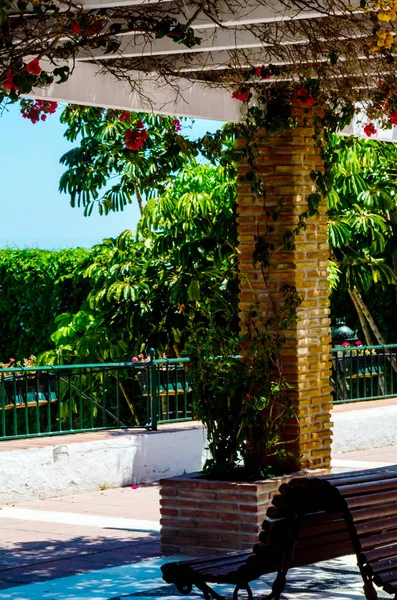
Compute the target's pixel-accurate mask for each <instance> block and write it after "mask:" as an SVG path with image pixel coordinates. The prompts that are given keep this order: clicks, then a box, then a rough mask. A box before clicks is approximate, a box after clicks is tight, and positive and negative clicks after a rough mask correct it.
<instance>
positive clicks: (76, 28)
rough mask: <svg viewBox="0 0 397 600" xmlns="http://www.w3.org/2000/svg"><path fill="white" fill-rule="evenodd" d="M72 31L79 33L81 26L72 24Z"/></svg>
mask: <svg viewBox="0 0 397 600" xmlns="http://www.w3.org/2000/svg"><path fill="white" fill-rule="evenodd" d="M72 30H73V31H74V33H80V31H81V25H80V24H79V23H77V22H76V23H73V25H72Z"/></svg>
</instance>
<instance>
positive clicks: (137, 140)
mask: <svg viewBox="0 0 397 600" xmlns="http://www.w3.org/2000/svg"><path fill="white" fill-rule="evenodd" d="M124 138H125V145H126V147H127V148H129V150H134V151H137V150H140V149H141V148H142V147H143V146H144V144H145V141H146V140H147V138H148V134H147V131H146V129H143V130H140V131H139V130H137V129H128V130H127V131H126V132H125V134H124Z"/></svg>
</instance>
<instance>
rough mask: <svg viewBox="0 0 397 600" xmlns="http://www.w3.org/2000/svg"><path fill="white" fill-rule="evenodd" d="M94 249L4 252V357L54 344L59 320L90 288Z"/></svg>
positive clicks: (0, 344)
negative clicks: (85, 269)
mask: <svg viewBox="0 0 397 600" xmlns="http://www.w3.org/2000/svg"><path fill="white" fill-rule="evenodd" d="M88 256H89V252H88V250H85V249H83V248H76V249H67V250H59V251H47V250H36V249H28V250H12V249H5V250H0V314H1V319H0V361H3V362H4V361H8V359H9V357H14V358H17V359H20V358H23V357H27V356H29V355H30V354H37V353H39V352H42V351H43V350H44V349H48V348H51V347H53V343H52V342H51V339H50V335H51V333H52V332H53V331H54V330H55V329H56V325H55V323H54V318H55V317H56V315H58V314H59V313H62V312H67V311H71V312H75V311H76V310H78V309H79V307H80V305H81V302H82V300H83V299H84V298H85V296H86V295H87V292H88V289H87V288H88V286H87V283H86V281H85V280H84V279H83V278H82V277H81V276H79V277H78V276H76V275H75V273H76V272H78V271H80V267H81V266H83V264H84V262H85V261H86V259H87V257H88Z"/></svg>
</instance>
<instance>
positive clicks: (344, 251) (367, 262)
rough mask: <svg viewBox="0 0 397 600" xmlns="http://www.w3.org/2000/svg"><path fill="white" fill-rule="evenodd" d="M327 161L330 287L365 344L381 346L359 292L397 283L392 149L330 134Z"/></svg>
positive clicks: (395, 148) (396, 182)
mask: <svg viewBox="0 0 397 600" xmlns="http://www.w3.org/2000/svg"><path fill="white" fill-rule="evenodd" d="M327 158H328V163H327V165H326V167H327V168H328V178H329V180H330V182H331V183H330V189H329V193H328V204H329V217H330V219H329V237H330V242H331V247H332V260H333V262H334V266H333V268H332V273H333V277H332V278H331V283H332V286H333V288H334V289H335V288H336V287H339V286H340V287H341V288H342V289H346V290H347V291H348V293H349V296H350V298H351V300H352V302H353V304H354V306H355V309H356V311H357V314H358V316H359V320H360V324H361V327H362V329H363V333H364V335H365V338H366V342H367V344H368V345H371V344H372V343H373V336H374V338H375V341H376V342H377V343H379V344H381V343H384V338H383V336H382V334H381V332H380V330H379V328H378V326H377V324H376V322H375V319H374V318H373V316H372V314H371V312H370V311H369V309H368V307H367V305H366V303H365V301H364V298H363V294H365V293H366V292H368V291H369V289H371V288H372V287H373V286H374V285H376V284H378V285H380V286H382V288H383V289H386V288H387V287H388V286H390V285H391V284H395V283H396V280H397V277H396V276H397V271H396V270H395V265H396V252H397V246H396V241H395V240H396V233H397V230H396V225H397V211H396V201H397V196H396V193H397V179H396V169H395V166H394V165H395V162H396V158H397V145H396V144H389V143H382V142H376V141H371V140H362V139H357V138H345V137H337V136H333V137H332V138H331V141H330V144H329V146H328V150H327Z"/></svg>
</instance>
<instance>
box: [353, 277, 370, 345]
mask: <svg viewBox="0 0 397 600" xmlns="http://www.w3.org/2000/svg"><path fill="white" fill-rule="evenodd" d="M348 292H349V296H350V298H351V299H352V302H353V304H354V308H355V309H356V311H357V314H358V318H359V319H360V325H361V329H362V330H363V333H364V337H365V343H366V345H367V346H372V336H371V330H370V328H369V327H368V323H367V321H366V320H365V317H364V314H363V311H362V310H361V308H360V305H359V304H358V302H357V300H356V298H355V296H354V294H353V292H352V290H351V289H350V288H349V289H348Z"/></svg>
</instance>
